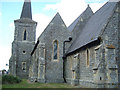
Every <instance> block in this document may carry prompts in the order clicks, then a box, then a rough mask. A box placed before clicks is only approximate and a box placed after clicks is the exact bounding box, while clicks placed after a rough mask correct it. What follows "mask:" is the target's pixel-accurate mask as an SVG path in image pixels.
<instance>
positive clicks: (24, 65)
mask: <svg viewBox="0 0 120 90" xmlns="http://www.w3.org/2000/svg"><path fill="white" fill-rule="evenodd" d="M22 70H23V71H24V72H26V62H22Z"/></svg>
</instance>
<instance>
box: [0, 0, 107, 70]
mask: <svg viewBox="0 0 120 90" xmlns="http://www.w3.org/2000/svg"><path fill="white" fill-rule="evenodd" d="M31 1H32V15H33V20H35V21H37V22H38V26H37V30H36V32H37V33H36V38H38V36H39V35H40V34H41V32H43V30H44V29H45V27H46V26H47V25H48V24H49V22H50V21H51V19H52V18H53V17H54V16H55V14H56V13H57V12H59V13H60V15H61V17H62V18H63V20H64V22H65V24H66V25H67V26H69V25H70V24H71V23H72V22H73V21H74V20H75V19H76V18H77V17H78V16H79V15H80V14H81V13H82V12H83V11H84V10H85V9H86V8H87V5H88V4H90V7H91V8H92V10H93V12H96V11H97V10H98V9H99V8H100V7H101V6H102V5H103V4H105V3H106V2H107V1H108V0H31ZM23 2H24V0H0V70H2V69H8V66H6V64H9V58H10V56H11V48H12V42H13V39H14V20H16V19H19V18H20V15H21V11H22V6H23Z"/></svg>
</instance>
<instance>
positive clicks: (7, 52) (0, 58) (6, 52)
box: [0, 45, 11, 70]
mask: <svg viewBox="0 0 120 90" xmlns="http://www.w3.org/2000/svg"><path fill="white" fill-rule="evenodd" d="M0 51H1V52H0V70H2V69H6V70H8V66H6V64H9V58H10V56H11V46H2V45H0Z"/></svg>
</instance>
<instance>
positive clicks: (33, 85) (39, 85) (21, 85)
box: [2, 79, 76, 88]
mask: <svg viewBox="0 0 120 90" xmlns="http://www.w3.org/2000/svg"><path fill="white" fill-rule="evenodd" d="M2 88H76V87H75V86H72V85H68V84H64V83H63V84H60V83H30V82H28V81H27V80H25V79H24V80H22V82H21V83H19V84H3V85H2Z"/></svg>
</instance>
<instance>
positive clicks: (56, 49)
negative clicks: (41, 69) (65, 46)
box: [53, 40, 58, 60]
mask: <svg viewBox="0 0 120 90" xmlns="http://www.w3.org/2000/svg"><path fill="white" fill-rule="evenodd" d="M53 59H54V60H57V59H58V41H57V40H55V41H54V43H53Z"/></svg>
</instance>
